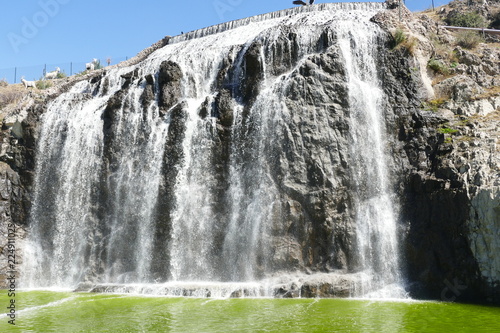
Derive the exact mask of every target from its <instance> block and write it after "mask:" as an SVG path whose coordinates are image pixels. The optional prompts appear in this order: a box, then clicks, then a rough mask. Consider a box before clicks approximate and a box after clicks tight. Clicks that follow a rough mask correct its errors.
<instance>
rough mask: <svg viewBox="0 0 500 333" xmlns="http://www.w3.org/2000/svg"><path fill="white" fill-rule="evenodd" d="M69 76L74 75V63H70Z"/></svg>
mask: <svg viewBox="0 0 500 333" xmlns="http://www.w3.org/2000/svg"><path fill="white" fill-rule="evenodd" d="M69 76H73V63H72V62H70V63H69Z"/></svg>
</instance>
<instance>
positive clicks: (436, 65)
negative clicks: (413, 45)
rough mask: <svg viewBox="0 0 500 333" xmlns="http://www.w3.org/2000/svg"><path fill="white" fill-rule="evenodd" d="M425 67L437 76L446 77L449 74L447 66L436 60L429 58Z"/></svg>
mask: <svg viewBox="0 0 500 333" xmlns="http://www.w3.org/2000/svg"><path fill="white" fill-rule="evenodd" d="M427 66H428V67H429V68H430V69H432V70H433V71H434V72H436V73H439V74H443V75H448V74H449V73H450V70H449V68H448V66H446V65H445V64H444V63H443V62H442V61H441V60H438V59H434V58H431V59H430V60H429V62H428V63H427Z"/></svg>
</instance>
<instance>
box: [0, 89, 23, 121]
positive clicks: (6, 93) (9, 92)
mask: <svg viewBox="0 0 500 333" xmlns="http://www.w3.org/2000/svg"><path fill="white" fill-rule="evenodd" d="M27 94H28V91H27V90H26V88H24V86H23V85H22V84H7V85H5V84H0V115H2V118H3V114H4V109H5V108H6V107H7V106H8V105H10V104H15V103H18V102H19V101H21V100H22V99H23V97H24V96H26V95H27Z"/></svg>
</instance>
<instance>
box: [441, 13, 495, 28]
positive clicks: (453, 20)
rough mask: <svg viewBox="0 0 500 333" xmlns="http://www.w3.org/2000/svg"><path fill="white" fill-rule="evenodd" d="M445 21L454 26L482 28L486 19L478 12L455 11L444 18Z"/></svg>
mask: <svg viewBox="0 0 500 333" xmlns="http://www.w3.org/2000/svg"><path fill="white" fill-rule="evenodd" d="M446 23H448V24H449V25H451V26H456V27H469V28H484V27H485V26H486V20H485V18H484V17H483V16H481V15H480V14H478V13H456V14H454V15H452V16H450V17H448V18H447V19H446Z"/></svg>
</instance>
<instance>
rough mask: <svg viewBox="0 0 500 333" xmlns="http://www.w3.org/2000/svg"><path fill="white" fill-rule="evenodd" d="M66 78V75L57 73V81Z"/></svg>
mask: <svg viewBox="0 0 500 333" xmlns="http://www.w3.org/2000/svg"><path fill="white" fill-rule="evenodd" d="M65 77H67V75H66V73H64V72H59V73H57V77H56V79H64V78H65Z"/></svg>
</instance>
